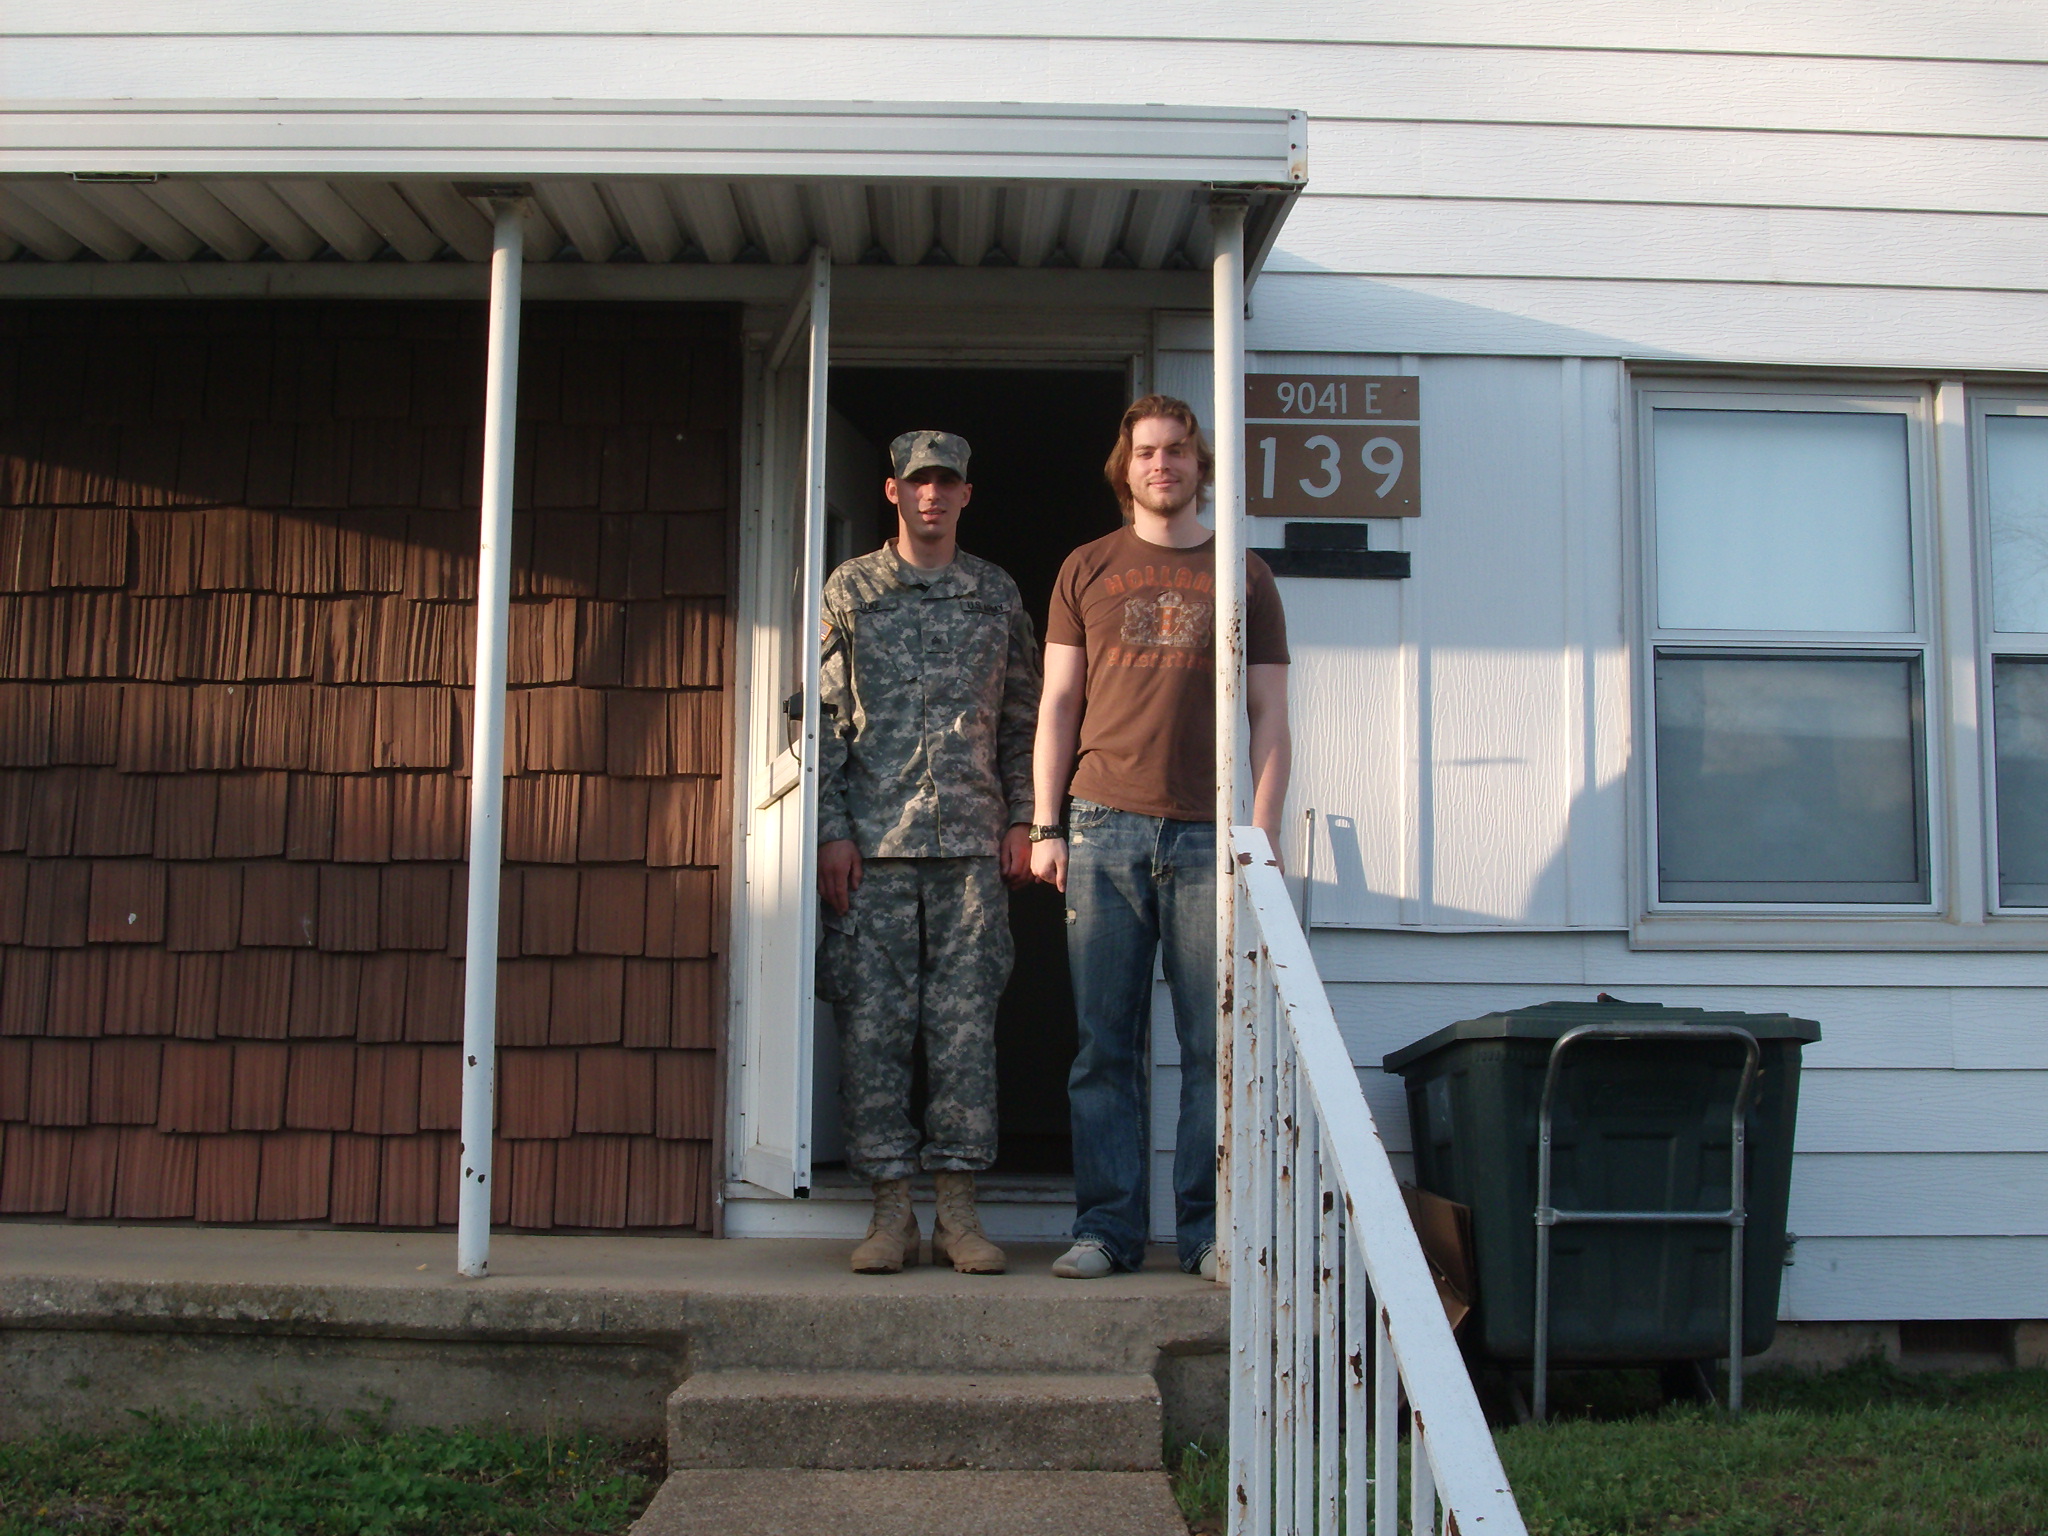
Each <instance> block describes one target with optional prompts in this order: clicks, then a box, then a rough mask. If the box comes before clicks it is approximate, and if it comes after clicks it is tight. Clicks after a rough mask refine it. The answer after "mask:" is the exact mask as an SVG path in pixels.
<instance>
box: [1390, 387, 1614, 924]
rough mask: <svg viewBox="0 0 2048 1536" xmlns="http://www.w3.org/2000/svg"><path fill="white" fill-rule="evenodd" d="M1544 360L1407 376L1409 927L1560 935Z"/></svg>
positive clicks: (1558, 645)
mask: <svg viewBox="0 0 2048 1536" xmlns="http://www.w3.org/2000/svg"><path fill="white" fill-rule="evenodd" d="M1559 384H1560V368H1559V365H1558V364H1557V363H1555V362H1534V361H1510V360H1504V359H1497V358H1439V359H1434V360H1431V361H1429V362H1427V363H1425V364H1424V367H1423V371H1422V398H1423V428H1422V487H1421V495H1422V507H1423V513H1422V516H1421V517H1420V518H1419V519H1417V525H1416V527H1415V528H1414V530H1413V531H1412V533H1411V534H1410V538H1409V546H1410V548H1411V549H1412V550H1413V551H1414V554H1415V566H1416V571H1417V574H1416V575H1415V577H1414V578H1413V580H1415V581H1416V582H1418V583H1421V584H1423V585H1424V598H1423V600H1424V602H1425V604H1426V607H1427V611H1428V618H1427V620H1426V623H1425V628H1424V630H1423V633H1422V636H1421V638H1422V641H1423V643H1425V644H1426V645H1427V646H1428V647H1429V649H1430V652H1431V666H1430V700H1429V721H1430V725H1429V733H1428V736H1427V739H1426V741H1425V761H1426V762H1427V763H1428V765H1429V772H1430V774H1431V778H1432V793H1431V809H1432V814H1431V818H1430V821H1429V823H1428V824H1427V826H1426V834H1427V835H1428V837H1429V839H1430V843H1431V847H1430V851H1429V854H1428V858H1429V861H1430V865H1431V880H1430V886H1429V890H1428V892H1427V896H1426V900H1427V903H1428V906H1427V909H1426V911H1425V913H1424V921H1425V922H1430V923H1436V924H1464V923H1473V924H1492V923H1524V924H1529V925H1532V926H1540V927H1553V928H1555V927H1563V926H1565V925H1566V922H1567V919H1568V907H1567V900H1566V854H1565V843H1566V834H1567V831H1568V828H1569V812H1570V798H1571V797H1570V791H1569V786H1568V782H1567V761H1568V750H1567V746H1566V743H1567V742H1568V741H1569V740H1570V739H1571V737H1572V736H1573V735H1574V734H1576V729H1577V722H1576V721H1574V720H1573V719H1572V718H1571V713H1570V708H1569V700H1568V698H1567V696H1566V690H1565V688H1564V686H1563V682H1564V680H1563V677H1562V658H1563V652H1564V645H1565V615H1564V612H1563V597H1564V591H1565V550H1564V543H1565V540H1564V537H1563V533H1564V516H1563V504H1562V451H1561V445H1560V442H1559V421H1560V410H1559V402H1558V392H1559Z"/></svg>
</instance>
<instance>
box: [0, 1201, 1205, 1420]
mask: <svg viewBox="0 0 2048 1536" xmlns="http://www.w3.org/2000/svg"><path fill="white" fill-rule="evenodd" d="M1060 1246H1061V1245H1060V1244H1058V1243H1046V1244H1036V1245H1017V1246H1014V1247H1012V1248H1011V1250H1010V1256H1011V1270H1012V1272H1011V1273H1009V1274H1007V1275H988V1276H967V1275H956V1274H954V1273H953V1272H952V1271H951V1270H944V1269H937V1268H934V1267H932V1266H929V1265H926V1266H921V1267H919V1268H917V1269H913V1270H909V1271H906V1272H905V1273H903V1274H901V1275H855V1274H852V1273H851V1272H849V1271H848V1270H847V1268H846V1249H845V1245H844V1244H842V1243H838V1242H821V1241H811V1240H803V1239H756V1240H745V1239H727V1240H713V1239H709V1238H657V1237H554V1236H549V1237H522V1236H513V1235H507V1236H499V1237H494V1238H493V1239H492V1246H491V1265H492V1271H493V1273H492V1276H491V1278H489V1279H487V1280H465V1279H463V1278H461V1277H459V1276H458V1275H456V1274H455V1272H454V1265H455V1242H454V1237H453V1235H452V1234H448V1233H390V1232H345V1231H332V1230H287V1229H278V1228H262V1229H238V1228H212V1227H193V1226H117V1225H90V1226H88V1225H76V1226H74V1225H67V1224H54V1223H49V1224H46V1223H36V1222H7V1223H4V1224H0V1435H19V1434H23V1433H27V1432H30V1431H32V1430H34V1429H36V1428H38V1427H41V1426H44V1425H50V1426H65V1427H76V1428H90V1427H94V1426H100V1425H111V1424H115V1423H121V1422H126V1414H125V1411H124V1410H125V1409H127V1408H130V1407H137V1408H151V1407H157V1408H165V1409H178V1408H183V1407H193V1406H200V1407H204V1408H207V1409H209V1410H211V1411H215V1412H225V1411H254V1410H258V1409H260V1408H261V1407H262V1406H263V1405H264V1404H265V1403H266V1402H270V1401H279V1400H282V1401H288V1402H294V1403H298V1404H301V1405H303V1406H305V1407H307V1408H310V1409H313V1410H315V1411H318V1412H325V1413H338V1412H342V1411H345V1410H349V1409H366V1410H369V1411H371V1412H374V1413H388V1414H389V1417H390V1418H391V1420H392V1421H393V1422H395V1423H422V1424H461V1423H469V1424H474V1423H485V1422H497V1423H503V1424H508V1425H517V1426H520V1427H526V1428H536V1429H538V1428H542V1427H544V1426H547V1425H553V1426H555V1427H558V1428H559V1427H565V1426H568V1425H584V1426H587V1427H590V1428H593V1429H599V1430H603V1431H605V1432H607V1433H611V1434H615V1435H620V1436H626V1437H631V1438H636V1439H637V1438H646V1439H651V1438H653V1437H655V1436H657V1435H659V1434H660V1433H661V1432H662V1427H663V1405H664V1403H665V1401H666V1399H667V1396H668V1394H669V1392H670V1391H671V1390H673V1389H674V1387H675V1386H676V1385H677V1384H678V1383H679V1382H681V1381H682V1380H684V1379H685V1378H686V1377H688V1376H689V1375H690V1374H691V1373H692V1372H693V1371H696V1370H712V1369H726V1370H734V1369H759V1370H784V1369H812V1370H948V1371H978V1370H1004V1371H1023V1372H1029V1371H1068V1370H1089V1371H1108V1372H1120V1371H1121V1372H1147V1373H1151V1374H1153V1375H1154V1376H1155V1377H1156V1379H1157V1380H1158V1382H1159V1386H1160V1392H1161V1397H1162V1399H1163V1401H1164V1403H1165V1407H1166V1420H1167V1428H1168V1433H1169V1434H1170V1435H1179V1434H1183V1433H1185V1434H1194V1433H1197V1432H1211V1431H1213V1429H1214V1428H1215V1427H1216V1426H1217V1425H1219V1424H1220V1414H1221V1396H1222V1394H1221V1384H1222V1380H1223V1365H1224V1360H1225V1356H1224V1354H1223V1350H1224V1349H1225V1347H1226V1342H1227V1336H1228V1298H1227V1295H1226V1293H1225V1292H1224V1291H1223V1290H1222V1289H1220V1288H1219V1287H1216V1286H1213V1285H1209V1284H1206V1283H1204V1282H1202V1281H1200V1280H1196V1279H1194V1278H1192V1277H1190V1276H1187V1275H1183V1274H1181V1273H1180V1272H1179V1271H1178V1270H1177V1269H1175V1268H1174V1267H1173V1266H1172V1263H1171V1260H1170V1255H1169V1254H1168V1253H1167V1252H1166V1251H1165V1250H1163V1249H1162V1250H1160V1251H1159V1253H1158V1254H1157V1256H1156V1263H1155V1266H1154V1267H1151V1268H1148V1269H1147V1270H1145V1271H1144V1272H1143V1273H1141V1274H1136V1275H1119V1276H1113V1277H1110V1278H1108V1279H1104V1280H1095V1281H1072V1280H1059V1279H1055V1278H1054V1277H1053V1276H1052V1275H1051V1274H1050V1273H1049V1266H1050V1264H1051V1262H1052V1259H1053V1258H1054V1257H1055V1255H1056V1254H1057V1253H1058V1252H1059V1250H1060Z"/></svg>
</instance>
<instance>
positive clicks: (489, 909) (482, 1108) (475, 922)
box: [455, 199, 524, 1279]
mask: <svg viewBox="0 0 2048 1536" xmlns="http://www.w3.org/2000/svg"><path fill="white" fill-rule="evenodd" d="M522 206H523V205H522V203H521V202H520V201H517V200H510V199H508V200H505V201H502V202H499V203H498V204H497V205H496V212H497V219H496V224H495V228H494V230H493V233H492V239H491V310H490V330H489V351H488V354H487V357H486V361H485V364H484V481H483V508H482V514H481V518H480V526H479V529H478V535H477V552H476V555H477V558H476V588H477V590H476V682H475V687H476V708H475V711H474V718H475V727H474V732H473V734H472V736H471V738H470V753H469V764H470V780H469V914H468V929H467V935H468V936H467V940H466V946H465V948H464V950H463V956H464V959H463V966H462V1146H461V1149H460V1151H459V1152H458V1154H457V1155H458V1156H459V1157H460V1158H461V1160H462V1185H461V1196H460V1200H459V1202H458V1205H457V1211H456V1232H455V1267H456V1269H457V1270H458V1271H459V1272H461V1273H462V1274H465V1275H469V1276H471V1277H472V1278H476V1279H481V1278H482V1277H483V1276H485V1275H487V1274H489V1273H490V1264H491V1183H490V1179H491V1109H492V1103H493V1100H494V1098H495V1095H496V1091H497V1068H498V876H499V873H500V864H501V862H502V857H503V852H504V815H503V811H504V801H505V646H506V630H507V627H508V624H509V622H510V618H509V612H510V609H509V604H510V599H511V594H512V453H513V445H514V443H515V441H516V437H517V429H518V413H519V274H520V261H521V258H522V255H523V249H524V247H523V241H522V236H521V226H520V217H521V213H522Z"/></svg>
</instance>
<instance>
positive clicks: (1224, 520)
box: [1209, 199, 1250, 1280]
mask: <svg viewBox="0 0 2048 1536" xmlns="http://www.w3.org/2000/svg"><path fill="white" fill-rule="evenodd" d="M1244 215H1245V205H1244V202H1243V200H1242V199H1232V200H1218V201H1215V202H1213V203H1211V205H1210V208H1209V217H1210V219H1211V220H1212V221H1213V223H1214V224H1215V227H1216V255H1215V264H1214V266H1213V268H1212V275H1213V278H1214V285H1213V290H1212V294H1211V299H1210V307H1211V310H1212V312H1213V314H1214V320H1215V332H1214V338H1213V341H1212V343H1211V345H1212V348H1213V351H1214V357H1215V375H1216V398H1215V404H1214V406H1213V407H1212V410H1211V419H1212V420H1213V421H1214V423H1215V428H1216V444H1215V447H1216V487H1215V490H1216V859H1217V873H1216V1146H1217V1168H1216V1278H1217V1279H1218V1280H1228V1279H1229V1278H1230V1267H1231V1266H1230V1255H1231V1241H1230V1222H1231V1199H1230V1172H1231V1157H1230V1145H1231V1119H1232V1116H1231V1084H1232V1082H1233V1073H1232V1069H1231V1064H1232V1061H1233V1060H1234V1058H1235V1054H1236V1053H1235V1041H1234V1038H1233V1036H1234V1032H1235V1025H1234V1020H1235V1018H1236V1014H1237V1009H1236V1007H1235V1005H1234V1004H1235V999H1236V996H1237V989H1236V987H1235V985H1234V983H1235V979H1236V967H1235V956H1234V954H1233V951H1234V949H1235V948H1236V942H1235V938H1236V901H1235V899H1234V898H1235V881H1234V870H1233V868H1232V865H1231V862H1230V829H1231V827H1232V826H1234V825H1235V824H1237V823H1238V822H1240V821H1245V820H1248V819H1249V816H1248V811H1247V804H1246V802H1245V801H1244V798H1243V797H1242V796H1241V795H1240V793H1239V785H1238V782H1237V765H1238V761H1239V759H1240V758H1242V757H1244V756H1245V755H1246V752H1247V727H1246V724H1245V717H1244V547H1245V546H1244ZM1249 787H1250V786H1245V788H1246V790H1249Z"/></svg>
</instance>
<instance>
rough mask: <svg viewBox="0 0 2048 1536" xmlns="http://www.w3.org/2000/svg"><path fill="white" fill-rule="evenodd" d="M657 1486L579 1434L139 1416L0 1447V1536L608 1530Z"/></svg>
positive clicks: (646, 1473)
mask: <svg viewBox="0 0 2048 1536" xmlns="http://www.w3.org/2000/svg"><path fill="white" fill-rule="evenodd" d="M661 1476H662V1458H661V1447H660V1446H659V1445H658V1444H648V1445H628V1446H620V1445H615V1444H610V1443H607V1442H605V1441H602V1440H598V1439H594V1438H592V1437H589V1436H580V1435H575V1436H566V1437H565V1436H548V1435H514V1434H506V1433H501V1432H495V1431H484V1432H475V1431H446V1430H402V1431H392V1430H385V1429H382V1428H380V1427H378V1426H376V1425H374V1424H370V1423H367V1422H357V1423H356V1424H354V1425H352V1426H351V1427H350V1428H349V1429H348V1430H347V1431H346V1432H337V1431H336V1430H335V1429H333V1428H331V1427H328V1426H325V1425H322V1424H319V1423H317V1422H314V1421H311V1420H309V1419H307V1418H305V1417H303V1416H298V1415H294V1414H290V1413H282V1414H274V1415H270V1416H267V1417H265V1418H263V1419H261V1420H257V1421H252V1422H246V1423H224V1422H218V1421H206V1420H186V1419H169V1418H150V1419H142V1420H139V1421H138V1422H137V1424H136V1426H135V1428H133V1429H132V1430H129V1431H128V1432H126V1433H124V1434H118V1435H51V1436H46V1437H43V1438H40V1439H36V1440H27V1441H15V1442H0V1536H27V1533H29V1532H36V1533H39V1536H40V1533H44V1532H63V1533H66V1536H107V1533H115V1532H119V1533H122V1536H143V1533H150V1536H155V1533H159V1532H161V1533H166V1536H216V1533H218V1536H443V1533H445V1536H457V1533H460V1536H484V1533H496V1532H507V1533H525V1532H529V1531H536V1532H538V1531H623V1530H625V1528H626V1527H627V1526H628V1525H630V1524H631V1523H632V1522H633V1520H634V1518H635V1517H636V1516H637V1515H638V1514H639V1512H640V1510H641V1509H642V1508H643V1507H644V1506H645V1505H646V1503H647V1501H648V1499H650V1498H651V1497H653V1494H654V1490H655V1488H656V1487H658V1486H659V1485H660V1481H661Z"/></svg>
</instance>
